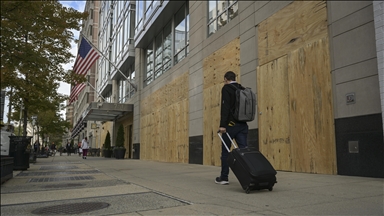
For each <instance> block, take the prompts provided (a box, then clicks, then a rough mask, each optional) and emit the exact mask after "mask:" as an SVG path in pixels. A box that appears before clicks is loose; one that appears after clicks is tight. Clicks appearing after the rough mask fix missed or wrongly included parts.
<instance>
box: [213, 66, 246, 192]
mask: <svg viewBox="0 0 384 216" xmlns="http://www.w3.org/2000/svg"><path fill="white" fill-rule="evenodd" d="M231 85H234V86H231ZM236 87H237V88H239V87H240V84H239V83H237V82H236V74H235V73H234V72H232V71H228V72H226V73H225V75H224V86H223V88H222V89H221V110H220V127H219V132H220V133H222V134H223V133H228V134H229V135H230V137H231V138H232V139H235V140H236V143H237V145H238V147H239V148H246V147H247V138H248V124H247V122H241V121H236V120H235V118H234V117H233V114H232V111H233V110H234V108H235V101H236V95H235V92H236V89H237V88H236ZM222 137H223V139H224V141H225V144H226V145H227V146H228V148H231V141H230V140H229V138H228V136H222ZM228 154H229V153H228V151H227V149H226V148H225V146H224V144H223V145H221V173H220V176H219V177H217V178H216V179H215V183H216V184H222V185H227V184H229V180H228V175H229V165H228V162H227V158H228Z"/></svg>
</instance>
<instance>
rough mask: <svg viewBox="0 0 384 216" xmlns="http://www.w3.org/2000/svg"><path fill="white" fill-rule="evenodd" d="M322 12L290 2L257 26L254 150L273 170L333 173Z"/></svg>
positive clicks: (315, 4) (316, 5)
mask: <svg viewBox="0 0 384 216" xmlns="http://www.w3.org/2000/svg"><path fill="white" fill-rule="evenodd" d="M326 11H327V10H326V3H325V2H324V1H312V2H309V1H295V2H293V3H291V4H290V5H288V6H287V7H285V8H283V9H282V10H280V11H278V12H277V13H275V14H274V15H272V16H271V17H269V18H268V19H266V20H265V21H263V22H262V23H260V24H259V28H258V31H259V32H258V35H259V37H258V45H259V47H258V49H259V50H258V54H259V64H260V66H259V67H258V68H257V87H258V101H259V104H258V106H259V107H258V108H259V110H258V111H259V112H262V115H259V140H260V145H259V146H260V150H261V151H262V152H263V153H264V154H265V155H266V156H267V157H268V159H269V160H270V161H271V162H272V164H273V165H274V166H275V167H276V169H278V170H290V171H297V172H308V173H324V174H336V173H337V171H336V153H335V152H336V150H335V148H336V147H335V134H334V131H335V129H334V124H333V119H334V115H333V105H332V88H331V76H330V56H329V42H328V31H327V13H326ZM285 74H287V75H285ZM272 107H273V110H272V109H271V108H272ZM276 107H278V108H277V109H276ZM279 142H281V143H286V147H287V148H280V147H281V145H280V144H278V145H272V144H276V143H279ZM288 143H289V144H288ZM279 145H280V146H279ZM288 146H289V147H288Z"/></svg>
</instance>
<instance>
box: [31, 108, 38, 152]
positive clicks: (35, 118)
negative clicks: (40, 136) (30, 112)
mask: <svg viewBox="0 0 384 216" xmlns="http://www.w3.org/2000/svg"><path fill="white" fill-rule="evenodd" d="M36 120H37V116H32V134H33V139H32V143H33V145H35V142H36V140H35V125H36ZM34 147H35V146H33V149H35V148H34Z"/></svg>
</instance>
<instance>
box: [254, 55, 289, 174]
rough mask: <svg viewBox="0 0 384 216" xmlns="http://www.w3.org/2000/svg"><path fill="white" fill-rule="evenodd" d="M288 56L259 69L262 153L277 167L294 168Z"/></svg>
mask: <svg viewBox="0 0 384 216" xmlns="http://www.w3.org/2000/svg"><path fill="white" fill-rule="evenodd" d="M287 64H288V62H287V56H283V57H281V58H279V59H276V60H274V61H271V62H269V63H267V64H265V65H263V66H261V67H259V68H258V76H257V79H258V80H257V83H258V85H257V86H258V89H257V90H258V95H259V98H260V99H259V100H258V102H259V103H258V111H259V136H260V143H259V149H260V152H262V153H263V154H264V156H265V157H267V159H268V160H269V161H270V162H271V164H272V165H273V166H274V167H275V169H277V170H285V171H290V170H291V142H290V121H289V88H288V65H287Z"/></svg>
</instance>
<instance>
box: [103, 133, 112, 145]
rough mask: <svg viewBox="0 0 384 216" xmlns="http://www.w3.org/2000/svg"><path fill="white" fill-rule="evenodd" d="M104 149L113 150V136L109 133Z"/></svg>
mask: <svg viewBox="0 0 384 216" xmlns="http://www.w3.org/2000/svg"><path fill="white" fill-rule="evenodd" d="M104 149H107V150H110V149H111V134H109V131H107V136H106V137H105V141H104Z"/></svg>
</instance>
